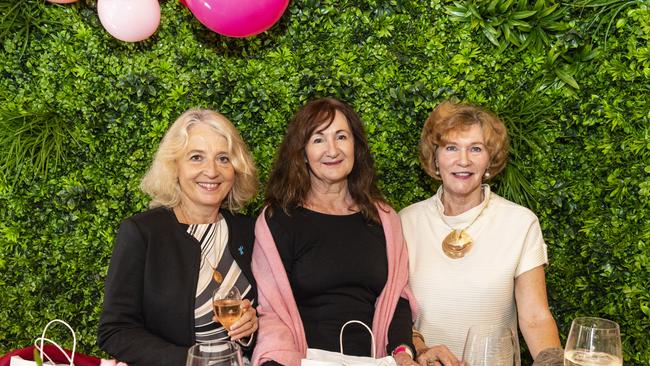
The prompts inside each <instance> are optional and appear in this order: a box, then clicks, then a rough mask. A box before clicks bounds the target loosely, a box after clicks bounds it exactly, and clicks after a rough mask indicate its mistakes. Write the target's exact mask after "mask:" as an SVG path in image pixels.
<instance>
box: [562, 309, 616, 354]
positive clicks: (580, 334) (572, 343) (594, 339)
mask: <svg viewBox="0 0 650 366" xmlns="http://www.w3.org/2000/svg"><path fill="white" fill-rule="evenodd" d="M564 365H565V366H621V365H623V356H622V351H621V331H620V329H619V327H618V324H616V322H613V321H611V320H607V319H602V318H593V317H582V318H575V319H574V320H573V322H572V323H571V330H570V331H569V337H568V338H567V341H566V346H565V347H564Z"/></svg>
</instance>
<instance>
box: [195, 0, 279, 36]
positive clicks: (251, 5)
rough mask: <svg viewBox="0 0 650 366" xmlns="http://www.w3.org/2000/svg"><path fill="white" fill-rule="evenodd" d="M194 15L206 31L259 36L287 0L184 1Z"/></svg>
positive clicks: (269, 25)
mask: <svg viewBox="0 0 650 366" xmlns="http://www.w3.org/2000/svg"><path fill="white" fill-rule="evenodd" d="M183 2H184V3H185V4H186V5H187V7H188V8H189V9H190V11H191V12H192V13H193V14H194V16H195V17H196V18H197V19H198V20H199V21H200V22H201V23H203V25H205V26H206V27H208V28H209V29H211V30H213V31H215V32H217V33H219V34H223V35H224V36H229V37H249V36H254V35H256V34H259V33H262V32H264V31H265V30H267V29H269V28H271V26H272V25H273V24H275V22H277V21H278V20H279V19H280V17H281V16H282V13H284V10H285V9H286V8H287V5H288V4H289V0H185V1H183Z"/></svg>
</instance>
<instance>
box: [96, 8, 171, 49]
mask: <svg viewBox="0 0 650 366" xmlns="http://www.w3.org/2000/svg"><path fill="white" fill-rule="evenodd" d="M97 14H98V15H99V21H100V22H101V23H102V25H103V26H104V29H106V31H107V32H108V33H110V34H111V35H112V36H113V37H115V38H117V39H119V40H121V41H125V42H138V41H142V40H144V39H147V38H149V36H151V35H152V34H153V33H154V32H155V31H156V29H158V25H159V24H160V4H158V1H157V0H98V1H97Z"/></svg>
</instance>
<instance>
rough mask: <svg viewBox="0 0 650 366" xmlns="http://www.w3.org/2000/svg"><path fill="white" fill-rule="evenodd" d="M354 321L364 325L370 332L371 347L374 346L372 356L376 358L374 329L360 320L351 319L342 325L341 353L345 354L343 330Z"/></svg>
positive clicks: (371, 350) (340, 336)
mask: <svg viewBox="0 0 650 366" xmlns="http://www.w3.org/2000/svg"><path fill="white" fill-rule="evenodd" d="M353 323H354V324H361V325H363V327H364V328H366V330H367V331H368V333H370V341H371V347H372V348H371V349H370V354H371V355H372V358H376V357H375V336H374V335H373V334H372V329H370V327H369V326H367V325H366V323H364V322H362V321H360V320H350V321H348V322H347V323H345V324H343V326H342V327H341V332H340V333H339V349H340V350H341V354H344V353H343V330H344V329H345V327H347V326H348V325H349V324H353Z"/></svg>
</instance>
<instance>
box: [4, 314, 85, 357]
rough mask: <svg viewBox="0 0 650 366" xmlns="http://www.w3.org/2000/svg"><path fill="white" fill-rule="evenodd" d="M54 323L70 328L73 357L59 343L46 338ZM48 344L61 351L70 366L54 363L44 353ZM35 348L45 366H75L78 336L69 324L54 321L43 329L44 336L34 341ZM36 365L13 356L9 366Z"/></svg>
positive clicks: (57, 320)
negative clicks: (48, 329)
mask: <svg viewBox="0 0 650 366" xmlns="http://www.w3.org/2000/svg"><path fill="white" fill-rule="evenodd" d="M54 323H60V324H63V325H65V326H66V327H68V329H69V330H70V332H71V333H72V342H73V343H72V355H70V356H68V354H67V353H66V352H65V351H64V350H63V348H62V347H61V346H59V344H58V343H56V342H54V341H53V340H51V339H49V338H47V337H46V332H47V328H48V327H49V326H50V325H52V324H54ZM46 342H47V343H50V344H52V345H53V346H55V347H56V348H57V349H58V350H59V351H61V353H62V354H64V355H65V357H66V359H67V361H68V362H69V363H68V364H57V363H54V362H53V361H52V360H51V359H50V356H48V355H47V354H46V353H45V352H43V348H44V345H45V343H46ZM34 347H36V349H37V350H38V351H39V353H40V356H41V360H43V366H74V353H75V349H76V347H77V336H76V335H75V333H74V330H73V329H72V327H71V326H70V325H69V324H68V323H66V322H64V321H63V320H59V319H54V320H52V321H51V322H49V323H47V325H45V328H43V334H41V336H40V337H38V338H36V340H35V341H34ZM36 365H37V364H36V361H32V360H25V359H23V358H22V357H20V356H11V359H10V360H9V366H36Z"/></svg>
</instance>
